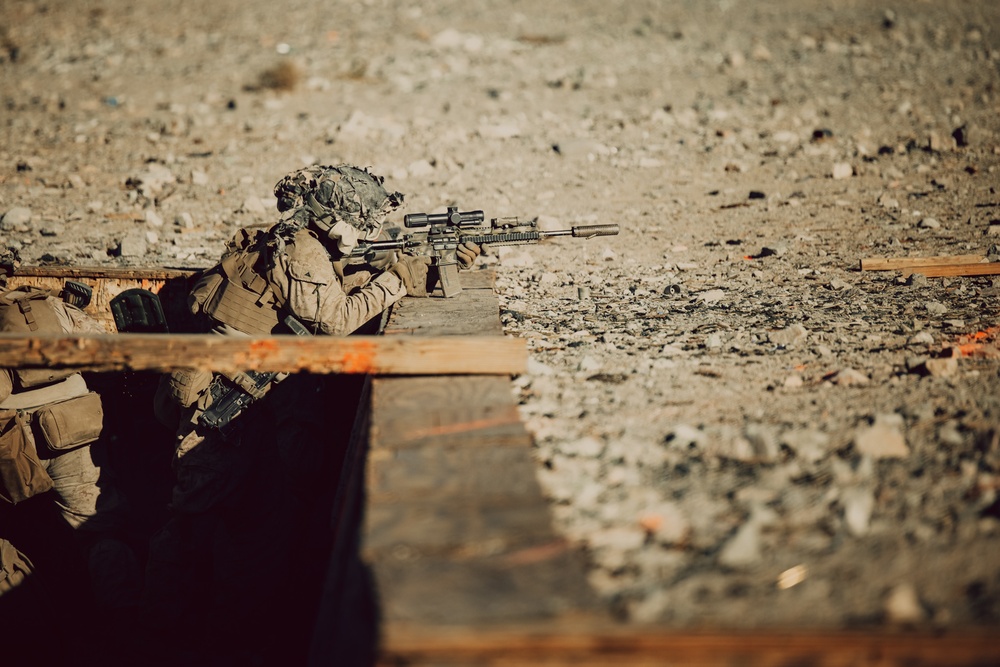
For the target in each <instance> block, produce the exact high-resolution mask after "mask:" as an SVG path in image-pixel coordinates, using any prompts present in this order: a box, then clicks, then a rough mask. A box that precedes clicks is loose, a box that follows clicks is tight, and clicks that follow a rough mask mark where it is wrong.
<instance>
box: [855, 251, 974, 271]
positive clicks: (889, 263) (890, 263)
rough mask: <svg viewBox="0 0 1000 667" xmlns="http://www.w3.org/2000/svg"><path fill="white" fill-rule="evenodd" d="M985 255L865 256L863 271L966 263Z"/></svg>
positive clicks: (972, 262)
mask: <svg viewBox="0 0 1000 667" xmlns="http://www.w3.org/2000/svg"><path fill="white" fill-rule="evenodd" d="M985 261H986V257H984V256H983V255H937V256H934V257H865V258H863V259H862V260H861V270H862V271H893V270H896V269H907V268H915V267H918V266H920V267H924V266H943V265H964V264H979V263H981V262H985Z"/></svg>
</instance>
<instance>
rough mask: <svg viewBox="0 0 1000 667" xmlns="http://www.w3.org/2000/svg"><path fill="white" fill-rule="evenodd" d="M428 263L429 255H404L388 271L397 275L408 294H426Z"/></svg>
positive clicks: (429, 261) (429, 260)
mask: <svg viewBox="0 0 1000 667" xmlns="http://www.w3.org/2000/svg"><path fill="white" fill-rule="evenodd" d="M430 265H431V258H430V257H422V256H417V257H414V256H412V255H404V256H403V258H402V259H401V260H399V261H398V262H396V263H395V264H393V265H392V268H391V269H389V272H390V273H395V274H396V275H397V276H399V279H400V280H401V281H402V282H403V286H404V287H406V293H407V294H409V295H410V296H427V269H428V268H429V267H430Z"/></svg>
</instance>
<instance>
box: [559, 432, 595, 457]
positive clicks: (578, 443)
mask: <svg viewBox="0 0 1000 667" xmlns="http://www.w3.org/2000/svg"><path fill="white" fill-rule="evenodd" d="M559 451H560V452H561V453H562V454H565V455H566V456H580V457H583V458H590V459H596V458H597V457H599V456H600V455H601V453H602V452H603V451H604V443H603V442H601V441H600V440H598V439H597V438H593V437H589V436H588V437H585V438H580V439H579V440H574V441H572V442H564V443H562V444H560V445H559Z"/></svg>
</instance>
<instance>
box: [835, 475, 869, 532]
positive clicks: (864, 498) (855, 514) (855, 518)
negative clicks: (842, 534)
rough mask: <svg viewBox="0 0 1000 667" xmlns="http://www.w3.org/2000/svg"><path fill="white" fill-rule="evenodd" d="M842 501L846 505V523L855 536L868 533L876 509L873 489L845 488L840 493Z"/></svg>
mask: <svg viewBox="0 0 1000 667" xmlns="http://www.w3.org/2000/svg"><path fill="white" fill-rule="evenodd" d="M840 503H841V505H842V506H843V507H844V523H846V524H847V529H848V530H849V531H850V533H851V534H852V535H854V536H855V537H861V536H862V535H865V534H867V533H868V527H869V524H870V523H871V518H872V511H873V510H874V509H875V494H874V493H872V491H871V489H865V488H859V487H852V488H849V489H844V490H843V491H842V492H841V494H840Z"/></svg>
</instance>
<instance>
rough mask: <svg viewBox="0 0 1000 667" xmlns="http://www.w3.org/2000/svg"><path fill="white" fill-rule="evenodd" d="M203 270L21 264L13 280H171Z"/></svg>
mask: <svg viewBox="0 0 1000 667" xmlns="http://www.w3.org/2000/svg"><path fill="white" fill-rule="evenodd" d="M200 272H201V269H194V268H188V269H184V268H178V269H171V268H164V267H151V268H142V267H115V266H20V267H18V268H17V270H16V271H14V274H13V276H11V279H12V280H17V279H20V278H31V277H38V276H47V277H51V278H60V279H62V280H81V279H84V280H85V279H92V280H140V281H141V280H150V281H154V280H171V279H174V278H184V279H187V278H191V277H192V276H194V275H196V274H198V273H200Z"/></svg>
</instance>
